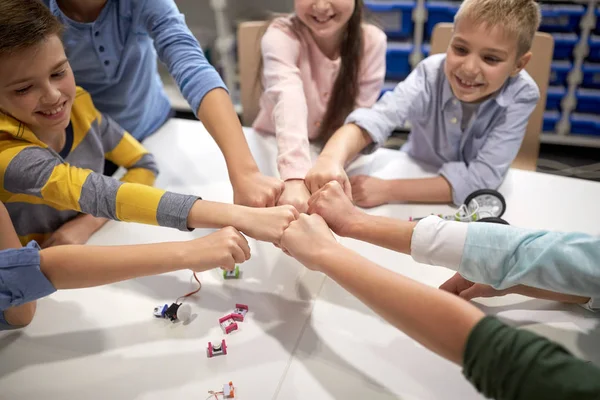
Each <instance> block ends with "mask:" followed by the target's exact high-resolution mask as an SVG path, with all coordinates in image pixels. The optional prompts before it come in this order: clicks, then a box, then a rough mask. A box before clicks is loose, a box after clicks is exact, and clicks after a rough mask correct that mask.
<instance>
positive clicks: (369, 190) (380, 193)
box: [350, 175, 389, 208]
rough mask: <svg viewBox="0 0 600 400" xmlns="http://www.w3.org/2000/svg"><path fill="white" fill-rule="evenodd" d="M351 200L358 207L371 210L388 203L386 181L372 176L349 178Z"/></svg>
mask: <svg viewBox="0 0 600 400" xmlns="http://www.w3.org/2000/svg"><path fill="white" fill-rule="evenodd" d="M350 183H351V184H352V198H353V199H354V203H355V204H356V205H357V206H359V207H364V208H371V207H376V206H379V205H382V204H386V203H388V202H389V199H388V195H389V189H388V187H387V183H388V181H386V180H383V179H379V178H373V177H372V176H366V175H358V176H353V177H351V178H350Z"/></svg>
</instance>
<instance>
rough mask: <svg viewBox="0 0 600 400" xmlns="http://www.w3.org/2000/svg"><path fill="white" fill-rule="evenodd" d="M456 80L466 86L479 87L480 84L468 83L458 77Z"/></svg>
mask: <svg viewBox="0 0 600 400" xmlns="http://www.w3.org/2000/svg"><path fill="white" fill-rule="evenodd" d="M456 78H457V79H458V81H459V82H460V83H462V84H463V85H465V86H476V85H479V83H477V82H474V81H467V80H464V79H460V78H459V77H458V76H457V77H456Z"/></svg>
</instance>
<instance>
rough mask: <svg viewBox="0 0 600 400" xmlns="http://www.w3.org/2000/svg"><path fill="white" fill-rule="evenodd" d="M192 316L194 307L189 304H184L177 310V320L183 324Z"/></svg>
mask: <svg viewBox="0 0 600 400" xmlns="http://www.w3.org/2000/svg"><path fill="white" fill-rule="evenodd" d="M191 316H192V307H191V306H190V305H189V304H183V305H181V306H180V307H179V308H178V309H177V320H178V321H181V322H186V321H189V319H190V317H191Z"/></svg>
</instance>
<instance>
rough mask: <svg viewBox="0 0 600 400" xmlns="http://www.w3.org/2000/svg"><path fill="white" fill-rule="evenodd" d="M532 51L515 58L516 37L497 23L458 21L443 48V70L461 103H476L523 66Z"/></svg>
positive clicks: (489, 94)
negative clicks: (445, 48)
mask: <svg viewBox="0 0 600 400" xmlns="http://www.w3.org/2000/svg"><path fill="white" fill-rule="evenodd" d="M530 56H531V53H526V54H524V55H522V56H521V57H519V58H517V39H516V38H515V37H514V36H512V35H508V34H506V32H505V31H504V30H503V29H502V28H501V27H499V26H493V27H489V26H487V25H485V24H478V25H475V24H472V23H471V21H470V20H469V19H465V20H461V21H460V22H459V23H457V24H456V26H455V28H454V34H453V35H452V40H451V42H450V46H449V47H448V50H447V51H446V62H445V65H444V73H445V74H446V78H447V79H448V81H449V83H450V87H451V88H452V92H453V93H454V95H455V96H456V97H457V98H458V99H459V100H460V101H464V102H468V103H470V102H478V101H482V100H485V99H486V98H488V97H489V96H491V95H493V94H494V93H496V92H497V91H498V90H500V88H502V86H503V85H504V83H505V82H506V80H507V79H508V78H509V77H511V76H515V75H517V74H518V73H519V72H520V71H521V69H523V68H524V67H525V65H526V64H527V61H529V57H530Z"/></svg>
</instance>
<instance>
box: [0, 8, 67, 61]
mask: <svg viewBox="0 0 600 400" xmlns="http://www.w3.org/2000/svg"><path fill="white" fill-rule="evenodd" d="M62 31H63V26H62V24H61V23H60V22H59V21H58V19H56V17H54V15H52V13H51V12H50V10H49V9H48V8H47V7H46V6H45V5H43V4H42V3H41V2H40V1H39V0H0V54H2V55H8V54H14V53H16V52H18V51H20V50H23V49H26V48H29V47H32V46H35V45H37V44H39V43H40V42H42V41H44V40H45V39H46V38H47V37H49V36H51V35H57V36H58V37H60V36H61V35H62Z"/></svg>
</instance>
